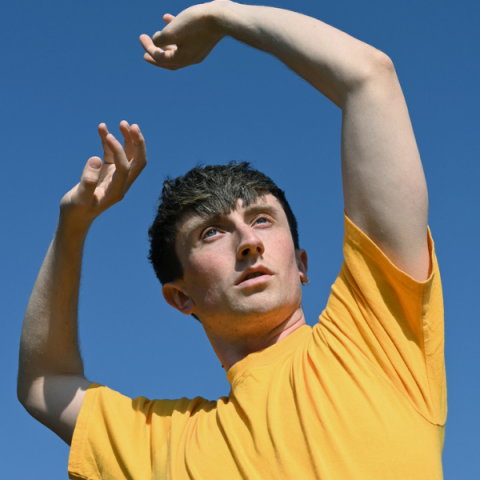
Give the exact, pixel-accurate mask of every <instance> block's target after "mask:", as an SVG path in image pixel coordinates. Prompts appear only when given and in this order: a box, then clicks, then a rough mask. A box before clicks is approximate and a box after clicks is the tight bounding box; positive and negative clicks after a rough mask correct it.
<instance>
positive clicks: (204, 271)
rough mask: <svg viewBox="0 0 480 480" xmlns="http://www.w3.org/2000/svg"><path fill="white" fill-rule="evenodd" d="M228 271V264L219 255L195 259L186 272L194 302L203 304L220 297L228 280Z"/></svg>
mask: <svg viewBox="0 0 480 480" xmlns="http://www.w3.org/2000/svg"><path fill="white" fill-rule="evenodd" d="M228 270H229V268H228V262H227V261H226V260H225V259H224V258H222V257H221V256H219V255H212V256H209V257H206V258H196V259H194V260H193V261H192V262H191V263H190V265H189V268H188V272H186V273H187V275H188V279H189V281H188V286H189V291H191V292H192V296H193V297H194V300H196V301H197V302H202V303H203V302H206V301H210V300H211V299H212V298H216V297H219V296H220V294H221V291H222V288H221V286H222V285H223V283H224V282H225V280H226V279H228Z"/></svg>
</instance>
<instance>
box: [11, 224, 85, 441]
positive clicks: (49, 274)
mask: <svg viewBox="0 0 480 480" xmlns="http://www.w3.org/2000/svg"><path fill="white" fill-rule="evenodd" d="M86 233H87V232H86V231H84V232H72V231H69V229H68V227H67V226H66V225H65V223H64V222H63V221H62V218H60V220H59V223H58V227H57V231H56V233H55V237H54V239H53V241H52V244H51V245H50V248H49V249H48V252H47V255H46V257H45V260H44V262H43V264H42V267H41V269H40V272H39V274H38V277H37V280H36V282H35V286H34V288H33V291H32V294H31V296H30V300H29V302H28V306H27V311H26V313H25V318H24V322H23V328H22V336H21V340H20V365H19V374H18V398H19V400H20V401H21V402H22V404H23V405H24V407H25V408H26V410H27V411H28V412H29V413H30V414H31V415H32V416H33V417H35V418H36V419H37V420H38V421H40V422H41V423H43V424H44V425H45V426H47V427H48V428H50V429H51V430H53V431H54V432H55V433H56V434H57V435H59V436H60V437H61V438H62V439H63V440H64V441H65V442H66V443H68V444H70V443H71V440H72V435H73V430H74V428H75V423H76V419H77V416H78V413H79V411H80V407H81V405H82V401H83V397H84V395H85V391H86V389H87V388H88V386H89V385H90V383H91V382H89V381H88V380H86V379H85V377H84V372H83V363H82V358H81V356H80V349H79V346H78V332H77V308H78V292H79V285H80V271H81V262H82V252H83V245H84V242H85V237H86Z"/></svg>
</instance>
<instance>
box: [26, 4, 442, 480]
mask: <svg viewBox="0 0 480 480" xmlns="http://www.w3.org/2000/svg"><path fill="white" fill-rule="evenodd" d="M164 20H165V21H166V22H167V24H168V25H167V26H166V27H165V28H164V29H163V30H162V31H161V32H158V33H156V34H155V35H154V36H153V39H151V38H149V37H148V36H146V35H142V36H141V37H140V39H141V42H142V45H143V46H144V48H145V50H146V54H145V60H147V61H148V62H150V63H152V64H154V65H156V66H159V67H161V68H165V69H169V70H176V69H178V68H182V67H187V66H189V65H192V64H195V63H199V62H201V61H202V60H203V59H204V58H206V56H207V55H208V54H209V52H210V51H211V50H212V49H213V48H214V46H215V45H216V44H217V43H218V42H219V41H220V40H221V39H222V38H223V37H225V36H227V35H228V36H231V37H233V38H235V39H237V40H239V41H241V42H244V43H246V44H248V45H251V46H253V47H255V48H258V49H261V50H263V51H266V52H268V53H271V54H273V55H275V56H276V57H278V58H279V59H280V60H281V61H283V62H284V63H285V64H286V65H287V66H288V67H290V68H291V69H292V70H294V71H295V72H296V73H298V74H299V75H300V76H301V77H303V78H304V79H305V80H307V81H308V82H309V83H311V84H312V85H313V86H314V87H315V88H316V89H317V90H318V91H319V92H321V93H322V94H324V95H325V96H326V97H327V98H329V99H330V100H331V101H333V102H334V103H335V104H336V105H337V106H339V107H340V108H341V109H342V113H343V117H342V174H343V185H344V198H345V213H346V217H345V241H344V255H345V262H344V264H343V266H342V269H341V272H340V274H339V276H338V278H337V280H336V282H335V285H334V286H333V288H332V294H331V296H330V299H329V301H328V305H327V308H326V310H325V311H324V312H323V313H322V315H321V317H320V322H319V323H318V324H317V325H316V326H315V327H314V328H313V329H312V328H310V327H308V326H307V325H305V319H304V315H303V311H302V308H301V284H302V283H308V278H307V256H306V252H305V251H303V250H301V249H300V248H299V244H298V234H297V233H296V222H295V218H294V216H293V213H292V212H291V210H290V207H289V206H288V203H287V202H286V199H285V197H284V195H283V192H282V191H281V190H280V189H278V187H276V185H274V184H273V182H271V180H270V179H269V178H268V177H266V176H264V175H263V174H260V173H259V172H256V171H254V170H252V169H251V168H250V167H249V166H248V165H247V164H229V165H226V166H220V167H206V168H204V169H201V168H197V169H194V170H192V171H191V172H189V173H187V174H186V175H185V176H184V177H181V178H179V179H175V180H172V181H169V182H166V184H165V185H164V190H163V193H162V198H161V199H162V203H161V205H160V207H159V211H158V213H157V217H156V219H155V222H154V224H153V225H152V227H151V229H150V239H151V252H150V259H151V261H152V263H153V265H154V268H155V271H156V273H157V276H158V277H159V279H160V281H161V282H162V284H163V290H162V291H163V295H164V297H165V299H166V301H167V302H168V303H169V304H170V305H172V306H173V307H174V308H176V309H177V310H179V311H181V312H182V313H185V314H187V315H194V316H195V317H196V318H197V319H198V320H199V321H200V322H201V323H202V326H203V327H204V329H205V332H206V334H207V336H208V338H209V340H210V342H211V344H212V347H213V348H214V350H215V352H216V354H217V356H218V358H219V359H220V361H221V362H222V365H223V366H224V368H225V370H226V371H227V377H228V379H229V381H230V383H231V387H232V390H231V392H230V394H229V396H228V397H222V398H220V399H219V400H218V401H217V402H209V401H207V400H204V399H201V398H196V399H194V400H187V399H180V400H161V401H159V400H157V401H149V400H147V399H145V398H143V397H139V398H137V399H135V400H130V399H128V398H126V397H123V396H122V395H120V394H119V393H116V392H112V391H111V390H109V389H108V388H106V387H101V386H100V385H98V384H92V383H91V382H90V381H88V380H87V379H86V378H85V377H84V375H83V365H82V360H81V357H80V354H79V349H78V343H77V326H76V315H77V314H76V311H77V302H78V284H79V280H80V264H81V255H82V249H83V243H84V240H85V237H86V234H87V231H88V228H89V226H90V225H91V223H92V221H93V220H94V219H95V218H96V217H97V216H98V215H99V214H100V213H101V212H103V211H104V210H105V209H106V208H108V207H109V206H111V205H112V204H113V203H115V202H117V201H119V200H120V199H122V197H123V195H124V194H125V193H126V191H127V190H128V188H129V187H130V185H131V184H132V183H133V181H134V180H135V179H136V177H137V176H138V175H139V173H140V172H141V170H142V168H143V167H144V166H145V163H146V156H145V146H144V139H143V137H142V134H141V132H140V130H139V128H138V127H137V126H136V125H133V126H129V125H128V124H127V123H126V122H122V124H121V125H120V129H121V132H122V135H123V137H124V149H122V147H121V145H120V144H119V143H118V142H117V141H116V140H115V138H114V137H113V136H112V135H110V134H109V133H108V131H107V129H106V126H105V125H103V124H102V125H100V127H99V133H100V136H101V138H102V141H103V145H104V159H103V160H104V163H103V165H102V162H101V160H100V159H99V158H96V157H93V158H91V159H89V161H88V162H87V165H86V167H85V169H84V172H83V175H82V178H81V181H80V183H79V184H78V185H77V186H76V187H75V188H74V189H72V190H71V191H70V192H69V193H67V194H66V196H65V197H64V198H63V200H62V202H61V213H60V219H59V223H58V227H57V232H56V234H55V238H54V240H53V242H52V245H51V246H50V249H49V251H48V253H47V256H46V259H45V261H44V264H43V265H42V268H41V271H40V273H39V277H38V279H37V282H36V284H35V287H34V290H33V293H32V297H31V299H30V302H29V305H28V308H27V312H26V316H25V320H24V328H23V331H22V340H21V350H20V370H19V380H18V395H19V399H20V400H21V402H22V403H23V405H24V406H25V408H26V409H27V410H28V411H29V412H30V413H31V414H32V415H33V416H35V417H36V418H37V419H38V420H39V421H41V422H42V423H44V424H45V425H46V426H48V427H49V428H50V429H52V430H53V431H54V432H55V433H57V434H58V435H59V436H60V437H62V438H63V439H64V440H65V441H66V442H67V443H69V444H71V445H72V450H71V454H70V460H69V474H70V478H82V479H86V478H88V479H98V478H115V479H118V478H142V479H143V478H172V479H173V478H174V479H183V478H192V479H200V478H202V479H214V478H221V479H237V478H238V479H240V478H247V479H265V478H269V479H270V478H274V479H282V478H299V479H300V478H301V479H309V478H312V479H313V478H320V479H353V478H355V479H364V478H365V479H373V478H382V479H383V478H388V479H406V478H408V479H422V480H424V479H439V478H442V467H441V452H442V448H443V439H444V425H445V419H446V393H445V370H444V360H443V309H442V294H441V285H440V277H439V272H438V266H437V263H436V259H435V253H434V249H433V242H432V240H431V238H430V236H429V233H428V229H427V217H428V199H427V190H426V183H425V178H424V174H423V169H422V165H421V161H420V157H419V154H418V150H417V146H416V143H415V138H414V135H413V131H412V128H411V124H410V120H409V116H408V111H407V108H406V104H405V101H404V98H403V94H402V91H401V88H400V85H399V83H398V80H397V77H396V74H395V70H394V67H393V65H392V63H391V61H390V59H389V58H388V57H387V56H386V55H384V54H383V53H381V52H379V51H377V50H375V49H374V48H372V47H370V46H368V45H365V44H364V43H362V42H360V41H358V40H355V39H353V38H352V37H350V36H348V35H346V34H344V33H342V32H340V31H338V30H336V29H334V28H332V27H330V26H328V25H325V24H323V23H322V22H320V21H318V20H315V19H312V18H309V17H306V16H303V15H299V14H296V13H293V12H289V11H284V10H279V9H273V8H267V7H254V6H247V5H240V4H236V3H233V2H229V1H225V0H217V1H214V2H211V3H208V4H204V5H197V6H194V7H191V8H189V9H187V10H185V11H183V12H182V13H180V14H179V15H178V16H177V17H174V16H172V15H168V14H167V15H165V16H164ZM222 192H224V193H222Z"/></svg>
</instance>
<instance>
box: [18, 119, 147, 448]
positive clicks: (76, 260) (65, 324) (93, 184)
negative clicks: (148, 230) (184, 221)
mask: <svg viewBox="0 0 480 480" xmlns="http://www.w3.org/2000/svg"><path fill="white" fill-rule="evenodd" d="M120 130H121V132H122V135H123V137H124V147H125V150H124V149H123V148H122V146H121V145H120V143H119V142H118V141H117V140H116V139H115V138H114V137H113V135H111V134H109V133H108V130H107V127H106V125H105V124H102V125H100V127H99V133H100V136H101V139H102V143H103V146H104V157H103V159H104V163H102V160H101V159H100V158H98V157H92V158H90V159H89V160H88V162H87V164H86V166H85V168H84V170H83V174H82V177H81V180H80V183H79V184H78V185H76V186H75V187H74V188H73V189H72V190H70V191H69V192H68V193H67V194H66V195H65V196H64V197H63V199H62V201H61V203H60V218H59V221H58V226H57V230H56V233H55V236H54V239H53V241H52V244H51V245H50V248H49V249H48V252H47V255H46V257H45V260H44V262H43V264H42V267H41V269H40V273H39V274H38V277H37V280H36V282H35V286H34V288H33V291H32V294H31V296H30V300H29V302H28V306H27V311H26V313H25V318H24V321H23V328H22V336H21V340H20V365H19V373H18V383H17V394H18V398H19V400H20V402H21V403H22V404H23V406H24V407H25V408H26V410H27V411H28V412H29V413H30V414H31V415H32V416H33V417H34V418H36V419H37V420H38V421H40V422H41V423H43V424H44V425H45V426H47V427H48V428H50V429H51V430H52V431H54V432H55V433H56V434H57V435H59V436H60V437H61V438H62V439H63V440H65V442H66V443H68V444H69V445H70V443H71V441H72V435H73V431H74V429H75V423H76V421H77V416H78V413H79V412H80V407H81V406H82V402H83V398H84V396H85V391H86V390H87V388H88V386H89V385H90V383H91V382H89V381H88V380H87V379H86V378H85V376H84V371H83V362H82V358H81V356H80V349H79V346H78V333H77V307H78V293H79V284H80V272H81V262H82V253H83V246H84V242H85V238H86V236H87V232H88V229H89V227H90V225H91V224H92V222H93V220H94V219H95V218H96V217H97V216H98V215H99V214H100V213H102V212H103V211H105V210H106V209H107V208H109V207H110V206H111V205H113V204H114V203H116V202H118V201H120V200H121V199H122V198H123V196H124V195H125V193H126V192H127V190H128V189H129V188H130V185H131V184H132V183H133V182H134V180H135V179H136V178H137V176H138V175H139V174H140V172H141V171H142V169H143V168H144V166H145V165H146V154H145V143H144V140H143V137H142V134H141V132H140V129H139V128H138V127H137V126H136V125H133V126H132V127H130V126H129V125H128V123H127V122H122V123H121V124H120Z"/></svg>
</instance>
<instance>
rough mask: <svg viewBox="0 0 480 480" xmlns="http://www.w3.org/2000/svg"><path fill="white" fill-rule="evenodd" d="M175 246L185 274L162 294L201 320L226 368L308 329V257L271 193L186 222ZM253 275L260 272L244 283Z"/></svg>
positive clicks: (181, 226)
mask: <svg viewBox="0 0 480 480" xmlns="http://www.w3.org/2000/svg"><path fill="white" fill-rule="evenodd" d="M176 247H177V252H178V254H179V258H180V261H181V263H182V266H183V269H184V275H183V278H182V279H178V280H176V281H175V282H171V283H168V284H165V285H164V286H163V295H164V297H165V299H166V301H167V302H168V303H169V304H170V305H171V306H173V307H174V308H176V309H178V310H179V311H181V312H182V313H185V314H187V315H191V314H192V313H193V314H195V315H196V316H197V317H198V318H199V319H200V321H201V322H202V325H203V327H204V329H205V332H206V334H207V336H208V338H209V340H210V343H211V344H212V347H213V349H214V350H215V352H216V353H217V356H218V357H219V359H220V361H221V362H222V365H223V366H224V368H225V369H226V370H228V369H229V368H230V367H231V366H232V365H233V364H235V363H236V362H237V361H239V360H241V359H242V358H244V357H245V356H246V355H248V354H249V353H251V352H255V351H258V350H261V349H263V348H266V347H268V346H270V345H273V344H274V343H276V342H277V341H279V340H281V339H282V338H284V337H285V336H287V334H290V333H291V332H293V331H294V330H296V329H297V328H298V327H300V326H302V325H304V324H305V318H304V315H303V310H302V306H301V301H302V290H301V283H302V282H306V281H307V254H306V252H305V251H304V250H295V247H294V244H293V239H292V235H291V233H290V228H289V225H288V220H287V217H286V215H285V212H284V210H283V208H282V206H281V205H280V203H279V202H278V200H277V199H276V198H275V197H274V196H273V195H266V196H265V197H264V198H263V199H260V200H259V201H258V202H257V203H255V204H253V205H250V206H249V207H247V208H245V207H244V206H243V205H242V203H241V201H239V202H238V203H237V208H236V209H235V210H233V211H232V212H230V213H229V214H228V215H222V216H221V217H219V218H214V219H208V220H207V221H205V219H203V218H201V217H198V216H195V215H190V216H188V217H186V218H184V219H183V220H182V221H181V222H180V225H179V232H178V235H177V245H176ZM250 271H257V275H258V274H260V273H261V274H262V275H261V276H258V277H257V278H252V279H248V280H244V278H245V275H246V274H247V273H249V272H250ZM242 280H243V281H242Z"/></svg>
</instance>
